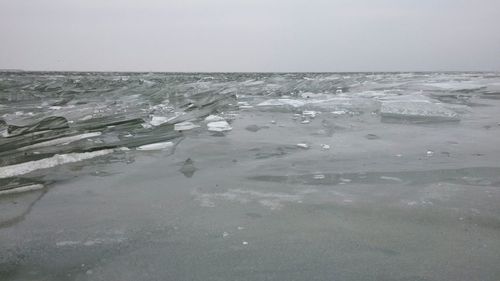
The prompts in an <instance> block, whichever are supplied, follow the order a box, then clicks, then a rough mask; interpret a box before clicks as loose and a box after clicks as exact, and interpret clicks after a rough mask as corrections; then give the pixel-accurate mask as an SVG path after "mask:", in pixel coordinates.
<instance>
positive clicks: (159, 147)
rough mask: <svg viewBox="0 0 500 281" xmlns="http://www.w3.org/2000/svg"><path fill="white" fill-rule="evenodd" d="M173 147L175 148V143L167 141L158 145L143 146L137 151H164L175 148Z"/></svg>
mask: <svg viewBox="0 0 500 281" xmlns="http://www.w3.org/2000/svg"><path fill="white" fill-rule="evenodd" d="M173 146H174V143H173V142H171V141H166V142H157V143H151V144H145V145H141V146H139V147H137V148H136V149H137V150H144V151H148V150H162V149H165V148H170V147H173Z"/></svg>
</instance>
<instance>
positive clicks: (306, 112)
mask: <svg viewBox="0 0 500 281" xmlns="http://www.w3.org/2000/svg"><path fill="white" fill-rule="evenodd" d="M317 114H318V112H316V111H313V110H304V111H302V116H304V117H309V118H315V117H316V115H317Z"/></svg>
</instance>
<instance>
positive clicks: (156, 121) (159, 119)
mask: <svg viewBox="0 0 500 281" xmlns="http://www.w3.org/2000/svg"><path fill="white" fill-rule="evenodd" d="M168 119H169V118H167V117H165V116H153V117H152V118H151V122H149V123H150V124H151V125H153V126H160V125H161V124H163V123H166V122H167V121H168Z"/></svg>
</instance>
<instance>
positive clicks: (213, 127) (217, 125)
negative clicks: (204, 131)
mask: <svg viewBox="0 0 500 281" xmlns="http://www.w3.org/2000/svg"><path fill="white" fill-rule="evenodd" d="M207 127H208V130H209V131H210V132H226V131H231V130H232V129H233V128H231V126H229V123H227V122H226V121H217V122H210V123H208V124H207Z"/></svg>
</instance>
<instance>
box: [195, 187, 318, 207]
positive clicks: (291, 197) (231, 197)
mask: <svg viewBox="0 0 500 281" xmlns="http://www.w3.org/2000/svg"><path fill="white" fill-rule="evenodd" d="M312 192H315V191H314V190H313V191H311V190H307V191H304V192H302V193H299V194H287V193H275V192H261V191H254V190H242V189H230V190H228V191H226V192H223V193H200V192H197V191H194V192H193V193H192V194H193V195H194V197H195V200H196V201H198V202H199V203H200V206H202V207H215V201H216V200H226V201H232V202H237V203H242V204H246V203H250V202H257V203H259V204H260V205H262V206H264V207H267V208H269V209H271V210H279V209H281V208H282V207H283V206H284V204H285V203H291V202H299V201H301V200H302V199H303V197H304V196H305V195H306V194H308V193H312Z"/></svg>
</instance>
